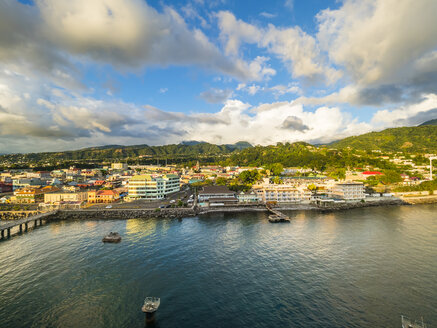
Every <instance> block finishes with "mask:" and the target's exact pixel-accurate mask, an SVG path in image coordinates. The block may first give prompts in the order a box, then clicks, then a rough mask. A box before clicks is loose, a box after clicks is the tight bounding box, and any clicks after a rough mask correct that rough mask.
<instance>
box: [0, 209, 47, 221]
mask: <svg viewBox="0 0 437 328" xmlns="http://www.w3.org/2000/svg"><path fill="white" fill-rule="evenodd" d="M39 213H40V212H38V211H0V220H4V221H6V220H21V219H26V218H28V217H31V216H34V215H37V214H39Z"/></svg>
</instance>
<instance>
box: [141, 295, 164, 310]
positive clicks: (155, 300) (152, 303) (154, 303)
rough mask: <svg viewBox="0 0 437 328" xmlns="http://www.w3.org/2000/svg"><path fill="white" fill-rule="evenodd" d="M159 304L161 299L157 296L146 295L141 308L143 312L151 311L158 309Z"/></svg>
mask: <svg viewBox="0 0 437 328" xmlns="http://www.w3.org/2000/svg"><path fill="white" fill-rule="evenodd" d="M160 304H161V299H160V298H159V297H146V299H145V300H144V305H143V307H142V308H141V310H142V311H143V312H145V313H153V312H155V311H156V310H158V307H159V305H160Z"/></svg>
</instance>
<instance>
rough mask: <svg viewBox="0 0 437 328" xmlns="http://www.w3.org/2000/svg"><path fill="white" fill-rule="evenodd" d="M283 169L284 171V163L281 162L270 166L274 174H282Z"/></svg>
mask: <svg viewBox="0 0 437 328" xmlns="http://www.w3.org/2000/svg"><path fill="white" fill-rule="evenodd" d="M282 171H284V165H282V164H281V163H275V164H272V165H271V166H270V172H272V174H273V175H281V173H282Z"/></svg>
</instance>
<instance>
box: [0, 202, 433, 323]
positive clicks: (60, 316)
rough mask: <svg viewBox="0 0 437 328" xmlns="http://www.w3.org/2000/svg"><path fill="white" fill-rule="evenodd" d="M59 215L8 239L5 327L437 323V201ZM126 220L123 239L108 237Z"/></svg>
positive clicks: (0, 275)
mask: <svg viewBox="0 0 437 328" xmlns="http://www.w3.org/2000/svg"><path fill="white" fill-rule="evenodd" d="M292 216H293V217H294V219H293V221H292V222H291V223H290V224H270V223H268V221H267V220H266V215H265V214H263V213H259V214H256V213H255V214H254V213H250V214H247V213H246V214H225V215H224V214H218V215H208V216H202V217H198V218H187V219H183V220H181V221H178V220H162V219H161V220H154V219H150V220H128V221H120V220H110V221H71V222H56V223H51V224H49V225H46V226H43V227H40V228H38V229H36V230H34V231H32V232H30V233H27V234H24V235H21V236H17V237H14V238H12V239H10V240H8V241H4V242H0V327H2V328H8V327H14V328H16V327H26V328H27V327H144V315H143V313H142V312H141V305H142V303H143V300H144V298H145V297H146V296H158V297H160V298H161V306H160V308H159V310H158V312H157V316H156V322H155V324H154V325H153V326H154V327H161V328H164V327H324V328H327V327H400V315H401V314H405V315H407V316H410V317H418V318H420V316H423V317H424V319H425V321H427V322H428V324H429V325H430V327H437V206H436V205H423V206H404V207H379V208H367V209H357V210H351V211H347V212H338V213H329V214H320V213H312V212H294V213H292ZM109 231H118V232H120V233H121V234H122V236H123V240H122V242H121V243H120V244H103V243H102V242H101V238H102V236H103V235H104V234H105V233H107V232H109Z"/></svg>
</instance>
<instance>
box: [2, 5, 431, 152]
mask: <svg viewBox="0 0 437 328" xmlns="http://www.w3.org/2000/svg"><path fill="white" fill-rule="evenodd" d="M436 13H437V1H435V0H343V1H329V0H305V1H304V0H294V1H293V0H271V1H263V0H250V1H249V0H246V1H242V0H239V1H236V0H234V1H231V0H210V1H207V0H185V1H184V0H182V1H162V0H153V1H144V0H93V1H89V0H33V1H30V0H27V1H24V0H23V1H16V0H0V153H20V152H39V151H60V150H70V149H80V148H85V147H93V146H101V145H108V144H118V145H133V144H148V145H163V144H173V143H180V142H182V141H187V140H197V141H206V142H211V143H216V144H228V143H235V142H238V141H248V142H250V143H252V144H253V145H258V144H259V145H269V144H276V143H277V142H295V141H305V142H309V143H326V142H330V141H333V140H338V139H341V138H344V137H347V136H351V135H358V134H362V133H366V132H369V131H378V130H382V129H384V128H389V127H399V126H413V125H418V124H420V123H422V122H424V121H426V120H429V119H434V118H437V22H436V19H435V14H436Z"/></svg>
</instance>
